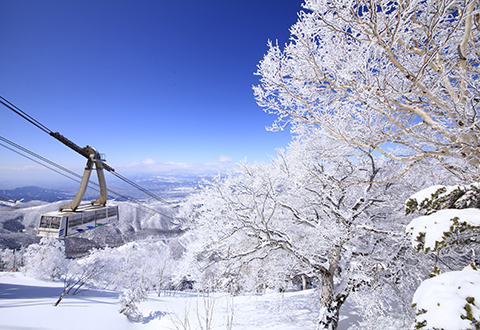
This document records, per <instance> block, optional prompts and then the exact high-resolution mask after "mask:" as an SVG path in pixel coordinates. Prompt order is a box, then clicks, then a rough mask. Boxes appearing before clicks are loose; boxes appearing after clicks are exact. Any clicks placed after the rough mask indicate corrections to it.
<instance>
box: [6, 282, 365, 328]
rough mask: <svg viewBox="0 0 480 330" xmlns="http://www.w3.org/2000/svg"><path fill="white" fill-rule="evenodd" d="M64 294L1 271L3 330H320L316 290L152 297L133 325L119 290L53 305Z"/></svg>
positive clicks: (346, 320) (59, 289) (46, 284)
mask: <svg viewBox="0 0 480 330" xmlns="http://www.w3.org/2000/svg"><path fill="white" fill-rule="evenodd" d="M62 291H63V283H60V282H56V283H55V282H43V281H38V280H34V279H31V278H27V277H24V276H23V275H22V274H20V273H0V329H1V330H7V329H8V330H11V329H30V330H33V329H36V330H46V329H48V330H57V329H58V330H64V329H69V330H77V329H78V330H84V329H89V330H104V329H116V330H122V329H129V330H130V329H132V330H135V329H138V330H150V329H151V330H153V329H155V330H158V329H182V330H183V329H191V330H195V329H200V325H199V322H202V325H203V326H204V325H205V324H204V322H205V317H206V315H207V314H209V315H211V317H212V320H213V327H212V329H218V330H220V329H228V326H227V325H228V323H233V327H232V329H235V330H247V329H248V330H264V329H269V330H270V329H271V330H278V329H282V330H297V329H298V330H300V329H301V330H303V329H315V328H316V326H315V320H316V318H317V314H318V306H317V305H315V304H312V301H315V300H317V301H318V299H312V295H316V294H317V293H316V292H314V291H311V290H309V291H301V292H292V293H283V294H280V293H273V292H272V293H267V294H263V295H260V294H258V295H248V296H236V297H231V296H229V295H225V294H215V295H209V296H205V295H199V294H194V293H185V292H165V293H162V295H161V296H160V297H158V296H157V295H156V294H150V295H149V296H148V300H147V301H145V302H142V303H140V304H139V309H140V311H141V312H142V314H143V315H144V318H143V319H142V320H141V321H140V322H138V323H133V322H131V321H129V320H128V319H127V317H125V316H124V315H122V314H120V313H119V312H118V310H119V308H120V303H119V299H118V296H119V294H120V292H116V291H91V290H85V291H82V292H81V293H79V294H76V295H71V294H70V295H66V296H65V298H64V299H63V301H62V302H61V303H60V305H58V306H57V307H53V304H54V303H55V301H56V300H57V299H58V297H59V295H60V294H61V292H62ZM209 306H210V307H209ZM209 311H211V313H209ZM353 321H355V317H354V316H352V315H348V316H344V317H343V320H342V321H341V322H340V327H339V329H347V328H348V325H349V324H350V322H353ZM186 322H188V323H189V327H187V326H188V325H187V324H186Z"/></svg>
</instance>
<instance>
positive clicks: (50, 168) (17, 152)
mask: <svg viewBox="0 0 480 330" xmlns="http://www.w3.org/2000/svg"><path fill="white" fill-rule="evenodd" d="M0 146H2V147H4V148H6V149H8V150H10V151H13V152H14V153H16V154H18V155H20V156H23V157H25V158H27V159H29V160H31V161H32V162H35V163H37V164H39V165H42V166H43V167H46V168H48V169H49V170H52V171H54V172H56V173H58V174H60V175H63V176H64V177H66V178H69V179H70V180H73V181H75V182H77V183H80V181H78V180H76V179H74V178H72V177H71V176H68V175H66V174H64V173H62V172H60V171H58V170H56V169H54V168H52V167H49V166H48V165H46V164H43V163H40V162H39V161H37V160H35V159H33V158H30V157H29V156H27V155H24V154H22V153H21V152H19V151H17V150H14V149H12V148H10V147H9V146H6V145H4V144H3V143H0Z"/></svg>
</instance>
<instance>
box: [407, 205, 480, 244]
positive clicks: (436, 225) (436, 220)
mask: <svg viewBox="0 0 480 330" xmlns="http://www.w3.org/2000/svg"><path fill="white" fill-rule="evenodd" d="M454 218H458V222H459V223H463V222H465V223H466V224H467V225H470V226H473V227H477V226H480V210H479V209H462V210H456V209H446V210H440V211H438V212H435V213H433V214H430V215H426V216H421V217H418V218H415V219H413V220H412V221H411V222H410V224H409V225H408V226H407V234H409V235H412V245H413V247H414V248H416V247H417V246H418V244H419V243H420V242H418V240H417V238H418V237H419V236H421V235H425V237H424V250H425V251H427V249H429V250H432V251H434V250H435V249H436V246H437V242H438V243H440V242H441V241H443V240H444V238H445V233H448V232H449V231H451V228H452V226H454V221H453V219H454Z"/></svg>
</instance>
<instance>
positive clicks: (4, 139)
mask: <svg viewBox="0 0 480 330" xmlns="http://www.w3.org/2000/svg"><path fill="white" fill-rule="evenodd" d="M0 140H2V141H3V142H6V143H8V144H10V145H11V146H13V147H15V148H17V149H19V150H21V151H23V152H25V153H27V154H29V155H31V156H33V157H36V158H37V159H39V160H41V161H43V162H45V163H47V164H50V165H52V166H54V167H56V168H58V169H60V170H62V171H64V172H67V173H68V174H70V175H72V176H75V177H77V178H80V179H81V178H82V176H81V175H80V174H78V173H75V172H73V171H71V170H69V169H68V168H65V167H63V166H61V165H59V164H57V163H55V162H53V161H51V160H49V159H47V158H45V157H42V156H40V155H39V154H37V153H35V152H33V151H31V150H28V149H27V148H24V147H22V146H20V145H18V144H16V143H14V142H12V141H10V140H8V139H6V138H4V137H2V136H0ZM0 146H2V147H4V148H6V149H8V150H10V151H13V152H15V153H16V154H18V155H20V156H23V157H25V158H27V159H29V160H31V161H33V162H35V163H37V164H39V165H41V166H44V167H46V168H48V169H49V170H52V171H54V172H56V173H58V174H60V175H62V176H64V177H66V178H68V179H70V180H73V181H75V182H77V183H80V181H79V180H77V179H75V178H72V177H70V176H68V175H66V174H64V173H61V172H60V171H58V170H56V169H54V168H52V167H49V166H48V165H46V164H43V163H41V162H39V161H37V160H35V159H33V158H31V157H29V156H27V155H24V154H22V153H21V152H19V151H17V150H14V149H12V148H10V147H8V146H6V145H4V144H2V143H0ZM91 183H92V184H93V185H95V186H97V187H98V188H100V185H99V184H98V183H96V182H95V181H91ZM88 188H90V189H93V190H96V191H100V189H97V188H94V187H88ZM107 191H108V192H109V193H111V194H113V195H116V196H117V197H120V198H123V199H125V200H127V201H130V202H132V203H136V204H138V205H139V206H140V208H144V209H148V210H150V211H151V212H155V213H158V214H160V215H162V216H164V217H166V218H169V219H170V220H175V219H174V218H172V217H171V216H169V215H166V214H165V213H162V212H160V211H157V210H155V209H153V208H150V207H147V206H145V205H143V204H140V203H139V202H137V201H135V200H134V199H132V198H130V197H127V196H124V195H122V194H120V193H118V192H116V191H114V190H111V189H109V188H107ZM132 206H133V207H135V208H137V209H140V208H139V207H136V206H134V205H132Z"/></svg>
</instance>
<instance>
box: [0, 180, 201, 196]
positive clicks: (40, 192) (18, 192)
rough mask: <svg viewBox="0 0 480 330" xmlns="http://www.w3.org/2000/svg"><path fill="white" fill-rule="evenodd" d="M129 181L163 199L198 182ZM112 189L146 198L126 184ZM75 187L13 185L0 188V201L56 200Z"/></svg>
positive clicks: (189, 189) (90, 192)
mask: <svg viewBox="0 0 480 330" xmlns="http://www.w3.org/2000/svg"><path fill="white" fill-rule="evenodd" d="M132 181H135V182H136V183H138V184H139V185H140V186H142V187H143V188H145V189H147V190H148V191H150V192H152V193H154V194H156V195H157V196H160V197H161V198H163V199H166V200H178V199H182V198H185V197H186V196H187V195H189V194H191V193H192V192H194V191H195V190H196V188H197V187H198V183H199V182H200V181H201V178H200V177H180V176H179V177H162V176H150V177H145V176H137V177H135V178H134V179H133V180H132ZM108 187H109V188H112V189H113V191H115V192H119V193H120V194H121V195H122V196H126V197H128V198H131V199H144V198H148V196H147V195H145V194H144V193H143V192H141V191H139V190H137V189H136V188H133V187H131V186H128V185H125V184H124V185H120V186H119V185H118V184H113V185H109V186H108ZM75 194H76V191H75V190H72V189H68V190H59V189H46V188H41V187H36V186H26V187H20V188H15V189H0V202H2V201H6V202H8V201H9V200H14V201H15V200H16V201H22V202H29V201H32V200H38V201H43V202H49V203H52V202H57V201H60V200H68V199H73V198H74V197H75ZM98 194H99V192H98V191H94V190H87V193H86V195H85V199H90V198H93V199H96V198H97V197H98ZM109 199H115V200H118V201H121V200H125V199H124V198H120V197H118V196H117V195H115V194H112V195H111V196H110V194H109Z"/></svg>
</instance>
